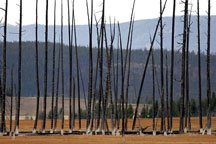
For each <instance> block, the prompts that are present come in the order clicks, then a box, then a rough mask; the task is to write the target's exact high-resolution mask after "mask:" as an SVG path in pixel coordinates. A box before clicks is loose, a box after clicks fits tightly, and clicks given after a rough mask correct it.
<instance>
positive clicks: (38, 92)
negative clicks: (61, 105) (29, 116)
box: [33, 0, 40, 133]
mask: <svg viewBox="0 0 216 144" xmlns="http://www.w3.org/2000/svg"><path fill="white" fill-rule="evenodd" d="M35 38H36V40H35V67H36V89H37V102H36V115H35V122H34V128H33V133H36V131H37V124H38V115H39V104H40V83H39V68H38V0H36V28H35Z"/></svg>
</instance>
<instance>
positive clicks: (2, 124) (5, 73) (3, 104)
mask: <svg viewBox="0 0 216 144" xmlns="http://www.w3.org/2000/svg"><path fill="white" fill-rule="evenodd" d="M4 11H5V21H4V48H3V82H2V112H1V131H0V133H5V132H6V131H5V130H6V127H5V101H6V82H7V81H6V80H7V19H8V0H6V3H5V9H4Z"/></svg>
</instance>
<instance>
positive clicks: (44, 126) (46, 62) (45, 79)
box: [42, 0, 49, 133]
mask: <svg viewBox="0 0 216 144" xmlns="http://www.w3.org/2000/svg"><path fill="white" fill-rule="evenodd" d="M48 2H49V0H46V26H45V60H44V61H45V65H44V108H43V114H44V116H43V126H42V133H45V128H46V103H47V72H48V6H49V4H48Z"/></svg>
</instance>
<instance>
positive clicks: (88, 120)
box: [86, 0, 93, 132]
mask: <svg viewBox="0 0 216 144" xmlns="http://www.w3.org/2000/svg"><path fill="white" fill-rule="evenodd" d="M86 3H87V15H88V20H89V82H88V118H87V125H86V129H87V131H88V132H89V131H90V120H91V104H92V81H93V80H92V79H93V59H92V35H93V34H92V32H93V31H92V23H93V0H91V19H89V11H88V1H87V0H86Z"/></svg>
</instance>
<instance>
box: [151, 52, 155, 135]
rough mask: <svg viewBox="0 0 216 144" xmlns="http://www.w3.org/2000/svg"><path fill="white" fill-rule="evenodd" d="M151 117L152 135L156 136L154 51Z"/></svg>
mask: <svg viewBox="0 0 216 144" xmlns="http://www.w3.org/2000/svg"><path fill="white" fill-rule="evenodd" d="M152 108H153V110H152V113H153V115H152V117H153V126H152V127H153V135H156V129H155V112H156V111H155V62H154V50H152Z"/></svg>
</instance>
